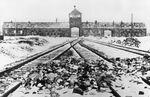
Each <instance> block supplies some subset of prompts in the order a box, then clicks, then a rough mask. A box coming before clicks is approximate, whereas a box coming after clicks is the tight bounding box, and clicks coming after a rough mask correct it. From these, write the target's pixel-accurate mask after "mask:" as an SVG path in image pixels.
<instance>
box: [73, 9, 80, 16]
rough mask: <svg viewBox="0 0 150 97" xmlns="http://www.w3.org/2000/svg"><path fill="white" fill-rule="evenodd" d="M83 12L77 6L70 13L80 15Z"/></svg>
mask: <svg viewBox="0 0 150 97" xmlns="http://www.w3.org/2000/svg"><path fill="white" fill-rule="evenodd" d="M80 14H81V12H80V11H78V10H77V9H76V8H74V10H73V11H72V12H71V13H70V15H80Z"/></svg>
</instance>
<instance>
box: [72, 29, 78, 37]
mask: <svg viewBox="0 0 150 97" xmlns="http://www.w3.org/2000/svg"><path fill="white" fill-rule="evenodd" d="M71 37H79V28H78V27H73V28H71Z"/></svg>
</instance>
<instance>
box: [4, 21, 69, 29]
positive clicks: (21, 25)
mask: <svg viewBox="0 0 150 97" xmlns="http://www.w3.org/2000/svg"><path fill="white" fill-rule="evenodd" d="M3 28H69V22H4V23H3Z"/></svg>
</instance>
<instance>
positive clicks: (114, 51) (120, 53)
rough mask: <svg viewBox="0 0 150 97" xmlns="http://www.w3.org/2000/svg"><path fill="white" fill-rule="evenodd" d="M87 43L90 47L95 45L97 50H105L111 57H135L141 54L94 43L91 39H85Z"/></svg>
mask: <svg viewBox="0 0 150 97" xmlns="http://www.w3.org/2000/svg"><path fill="white" fill-rule="evenodd" d="M84 43H85V44H87V45H89V46H90V47H93V48H95V49H97V50H99V51H100V52H104V53H105V54H106V55H107V56H108V57H109V58H111V57H113V58H116V57H120V58H122V59H123V58H135V57H139V55H137V54H133V53H130V52H126V51H123V50H119V49H116V48H110V47H108V46H104V45H100V44H97V43H93V42H89V41H85V42H84Z"/></svg>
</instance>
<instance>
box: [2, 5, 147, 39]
mask: <svg viewBox="0 0 150 97" xmlns="http://www.w3.org/2000/svg"><path fill="white" fill-rule="evenodd" d="M106 32H109V34H108V35H109V36H110V37H121V36H123V37H129V36H137V37H140V36H146V27H145V24H144V23H137V22H134V23H129V22H119V23H116V22H98V21H94V22H88V21H86V22H82V13H81V12H79V11H78V10H77V9H76V7H74V10H73V11H72V12H71V13H69V22H57V21H56V22H12V21H11V22H4V23H3V33H4V35H7V36H26V35H41V36H59V37H79V36H89V35H93V36H102V37H104V36H105V35H106Z"/></svg>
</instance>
